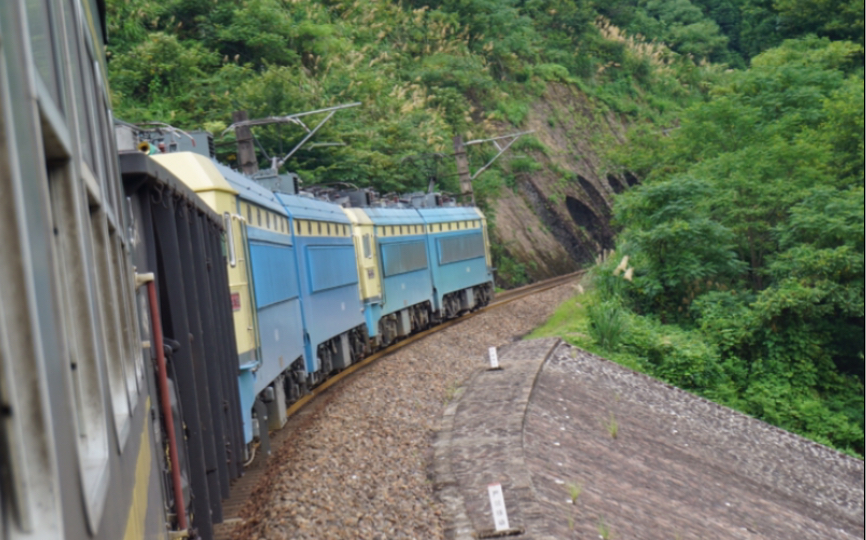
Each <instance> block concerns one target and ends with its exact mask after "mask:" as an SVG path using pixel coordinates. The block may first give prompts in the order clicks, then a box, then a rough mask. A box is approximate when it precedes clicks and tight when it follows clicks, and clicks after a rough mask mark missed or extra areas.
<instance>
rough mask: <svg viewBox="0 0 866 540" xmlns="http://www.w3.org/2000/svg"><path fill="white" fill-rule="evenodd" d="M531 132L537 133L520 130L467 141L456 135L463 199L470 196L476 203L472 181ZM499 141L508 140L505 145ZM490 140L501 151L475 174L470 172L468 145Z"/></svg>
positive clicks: (456, 155) (455, 156)
mask: <svg viewBox="0 0 866 540" xmlns="http://www.w3.org/2000/svg"><path fill="white" fill-rule="evenodd" d="M530 133H535V130H534V129H533V130H532V131H520V132H518V133H511V134H509V135H501V136H499V137H492V138H490V139H476V140H474V141H469V142H467V143H464V142H463V137H461V136H460V135H455V136H454V159H455V160H456V161H457V174H458V175H459V176H460V195H461V199H463V200H465V197H467V196H468V197H469V200H470V202H471V203H472V204H475V195H474V194H473V193H472V181H473V180H475V179H476V178H478V176H479V175H480V174H481V173H483V172H484V171H486V170H487V169H488V168H489V167H490V166H491V165H493V162H494V161H496V160H497V159H498V158H499V156H501V155H502V154H504V153H505V151H506V150H508V149H509V148H511V145H512V144H514V143H515V142H516V141H517V139H519V138H520V137H521V136H523V135H529V134H530ZM499 141H507V143H506V144H505V146H500V145H499ZM486 142H490V143H493V146H495V147H496V149H497V150H499V153H498V154H496V155H495V156H493V159H491V160H490V161H488V162H487V163H485V164H484V166H483V167H481V168H480V169H478V170H477V171H475V173H474V174H470V173H469V160H468V159H467V158H466V147H467V146H469V145H472V144H481V143H486Z"/></svg>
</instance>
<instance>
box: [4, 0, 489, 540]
mask: <svg viewBox="0 0 866 540" xmlns="http://www.w3.org/2000/svg"><path fill="white" fill-rule="evenodd" d="M105 29H106V22H105V6H104V3H103V2H101V1H99V0H42V1H39V2H36V1H31V0H28V1H26V2H25V1H24V0H11V1H7V2H0V193H2V194H3V196H2V197H0V240H2V246H3V247H2V250H3V251H2V257H0V415H2V420H3V422H2V428H0V509H2V520H0V538H2V539H7V538H8V539H10V540H11V539H28V540H29V539H37V538H46V539H47V538H51V539H54V538H70V539H118V538H123V539H128V540H134V539H144V538H148V539H150V538H163V539H169V538H205V539H207V538H212V537H213V535H214V525H215V524H218V523H220V522H221V521H222V520H223V519H224V515H223V508H222V502H223V501H224V500H226V499H227V498H228V497H229V496H230V494H231V489H232V484H233V483H234V481H235V480H236V479H237V478H238V477H240V476H241V475H242V474H243V471H244V466H245V465H246V464H247V463H249V461H250V460H251V459H253V458H254V457H255V455H256V452H260V453H261V452H267V451H268V433H269V432H270V431H273V430H275V429H279V428H280V427H281V426H282V425H283V424H284V423H285V422H286V409H287V408H288V406H289V405H290V404H291V403H292V402H294V401H296V400H298V399H300V398H301V397H302V396H303V395H304V394H306V393H307V392H309V391H310V390H311V389H312V388H315V387H316V386H317V385H319V384H321V383H322V382H323V381H324V380H326V379H327V378H328V377H330V376H332V375H333V374H335V373H338V372H340V371H341V370H343V369H345V368H347V367H349V366H350V365H352V364H354V363H356V362H358V361H359V360H361V359H362V358H364V357H366V356H368V355H370V354H372V353H373V352H375V351H377V350H380V349H383V348H385V347H388V346H389V345H391V344H392V343H394V342H396V341H397V340H400V339H402V338H404V337H406V336H409V335H411V334H413V333H416V332H419V331H421V330H423V329H426V328H429V327H431V326H433V325H436V324H438V323H440V322H442V321H444V320H447V319H452V318H455V317H458V316H460V315H461V314H463V313H466V312H469V311H472V310H475V309H478V308H480V307H482V306H485V305H487V304H488V303H489V302H490V301H491V299H492V298H493V294H494V287H493V272H494V269H493V266H492V262H491V258H490V243H489V239H488V235H487V224H486V220H485V217H484V215H483V213H482V212H481V211H480V210H479V209H478V208H476V207H474V206H461V205H458V204H454V203H453V202H448V200H447V198H445V197H443V196H442V195H441V194H437V193H432V192H428V193H417V194H412V195H409V196H405V197H387V198H378V197H377V194H376V193H374V192H373V191H371V190H369V189H363V188H360V189H359V188H355V187H353V186H347V185H342V184H337V185H331V186H323V187H310V188H305V189H302V188H301V185H300V182H299V179H298V177H297V175H293V174H279V173H278V172H277V171H273V170H266V171H261V172H259V173H257V174H254V175H245V174H242V173H240V172H238V171H235V170H233V169H231V168H230V167H228V166H226V165H224V164H221V163H219V162H218V161H217V160H216V159H215V156H214V151H213V141H212V138H211V137H210V136H209V134H207V133H204V132H193V133H190V134H187V133H183V132H179V131H178V130H173V129H167V130H159V129H156V130H152V129H151V130H141V129H138V128H135V127H134V126H131V125H129V124H125V123H123V122H120V121H118V120H116V119H115V118H113V114H112V110H111V106H110V104H111V101H110V94H109V91H108V82H107V80H106V73H107V70H106V65H105V57H104V53H103V50H104V44H105V38H106V30H105Z"/></svg>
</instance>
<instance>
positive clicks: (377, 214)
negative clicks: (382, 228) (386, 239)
mask: <svg viewBox="0 0 866 540" xmlns="http://www.w3.org/2000/svg"><path fill="white" fill-rule="evenodd" d="M360 210H361V211H363V212H364V213H366V214H367V216H369V217H370V221H371V222H373V223H374V224H376V225H417V224H419V223H424V219H423V218H422V217H421V216H420V215H418V210H416V209H415V208H361V209H360Z"/></svg>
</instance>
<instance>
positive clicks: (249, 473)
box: [216, 271, 584, 540]
mask: <svg viewBox="0 0 866 540" xmlns="http://www.w3.org/2000/svg"><path fill="white" fill-rule="evenodd" d="M583 274H584V271H578V272H574V273H571V274H566V275H564V276H558V277H555V278H551V279H548V280H545V281H541V282H538V283H533V284H530V285H526V286H524V287H520V288H517V289H511V290H508V291H505V292H502V293H500V294H498V295H497V296H496V298H495V299H494V300H493V302H491V304H490V305H488V306H486V307H484V308H481V309H479V310H477V311H474V312H471V313H467V314H466V315H463V316H462V317H459V318H456V319H452V320H450V321H447V322H444V323H442V324H439V325H437V326H435V327H433V328H429V329H427V330H424V331H422V332H418V333H417V334H413V335H411V336H409V337H408V338H406V339H404V340H402V341H400V342H398V343H395V344H393V345H391V346H390V347H388V348H386V349H383V350H381V351H378V352H376V353H374V354H372V355H370V356H368V357H366V358H364V359H363V360H361V361H360V362H357V363H355V364H352V365H351V366H350V367H348V368H346V369H345V370H343V371H341V372H340V373H337V374H335V375H333V376H332V377H331V378H329V379H328V380H326V381H324V382H323V383H322V384H320V385H319V386H317V387H315V388H314V389H312V390H311V391H310V392H309V393H308V394H306V395H305V396H303V397H302V398H301V399H299V400H298V401H296V402H294V403H293V404H292V405H290V406H289V408H288V410H287V416H288V417H289V420H288V423H287V424H286V427H284V428H283V429H282V430H279V431H277V432H271V434H270V437H271V438H270V440H271V446H272V448H273V449H276V448H279V447H280V445H282V444H283V443H284V442H285V441H286V440H287V439H288V436H289V433H290V432H294V431H296V430H295V429H291V428H290V427H289V426H290V425H292V424H294V425H295V426H298V425H301V424H303V423H305V422H306V421H307V420H306V419H307V418H311V417H312V416H313V414H314V413H315V412H316V411H318V410H320V409H321V408H322V407H324V406H325V405H326V404H327V402H328V399H327V396H326V394H327V391H328V390H329V389H331V388H333V387H335V386H337V385H339V384H340V383H342V382H344V381H346V380H348V379H349V378H351V377H352V376H353V375H355V374H357V373H359V372H363V370H364V368H366V367H367V366H369V365H371V364H373V363H374V362H376V361H377V360H380V359H382V358H384V357H386V356H388V355H390V354H392V353H394V352H396V351H398V350H400V349H402V348H403V347H406V346H408V345H410V344H412V343H415V342H416V341H418V340H421V339H423V338H425V337H427V336H429V335H431V334H433V333H435V332H439V331H441V330H444V329H446V328H448V327H450V326H453V325H455V324H458V323H460V322H463V321H466V320H468V319H470V318H471V317H474V316H475V315H477V314H480V313H483V312H486V311H489V310H494V309H498V308H501V307H503V306H505V305H507V304H509V303H511V302H514V301H515V300H519V299H521V298H524V297H526V296H530V295H533V294H536V293H539V292H541V291H546V290H548V289H551V288H553V287H557V286H559V285H562V284H564V283H568V282H569V281H572V280H574V279H577V278H579V277H580V276H582V275H583ZM267 461H268V460H267V459H264V458H263V457H262V455H261V454H259V455H258V456H257V457H256V458H255V459H254V460H253V461H252V463H250V465H249V466H248V467H247V468H246V470H245V474H244V476H243V477H242V478H241V479H240V480H239V481H238V482H236V483H235V485H233V486H232V494H231V497H230V498H229V499H228V500H227V501H225V502H224V504H223V508H224V512H225V521H224V522H223V524H221V525H219V526H217V527H216V538H217V539H220V540H222V539H228V538H230V537H231V534H230V533H231V530H232V528H233V526H234V524H236V523H238V522H239V521H240V516H239V514H240V511H241V509H242V507H243V506H244V504H245V503H246V502H247V501H248V500H249V499H250V497H251V495H252V493H253V490H255V488H256V486H257V485H258V484H259V481H260V480H261V479H262V477H263V476H264V475H265V473H266V472H267V470H268V467H267Z"/></svg>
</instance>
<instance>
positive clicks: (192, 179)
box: [150, 152, 237, 195]
mask: <svg viewBox="0 0 866 540" xmlns="http://www.w3.org/2000/svg"><path fill="white" fill-rule="evenodd" d="M150 157H151V158H152V159H153V160H154V161H155V162H157V163H159V164H161V165H162V166H163V167H165V168H166V169H168V170H170V171H171V172H172V173H174V175H175V176H177V177H178V178H181V179H183V183H185V184H186V185H187V186H189V187H190V189H192V190H193V191H195V192H197V193H198V192H203V191H224V192H226V193H231V194H232V195H236V194H237V191H236V190H235V189H234V188H232V186H231V185H230V184H229V183H228V182H226V181H225V178H223V175H222V174H221V173H220V171H219V170H218V169H217V167H216V163H214V161H212V160H211V159H210V158H208V157H206V156H203V155H201V154H195V153H193V152H174V153H171V154H156V155H153V156H150Z"/></svg>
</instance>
